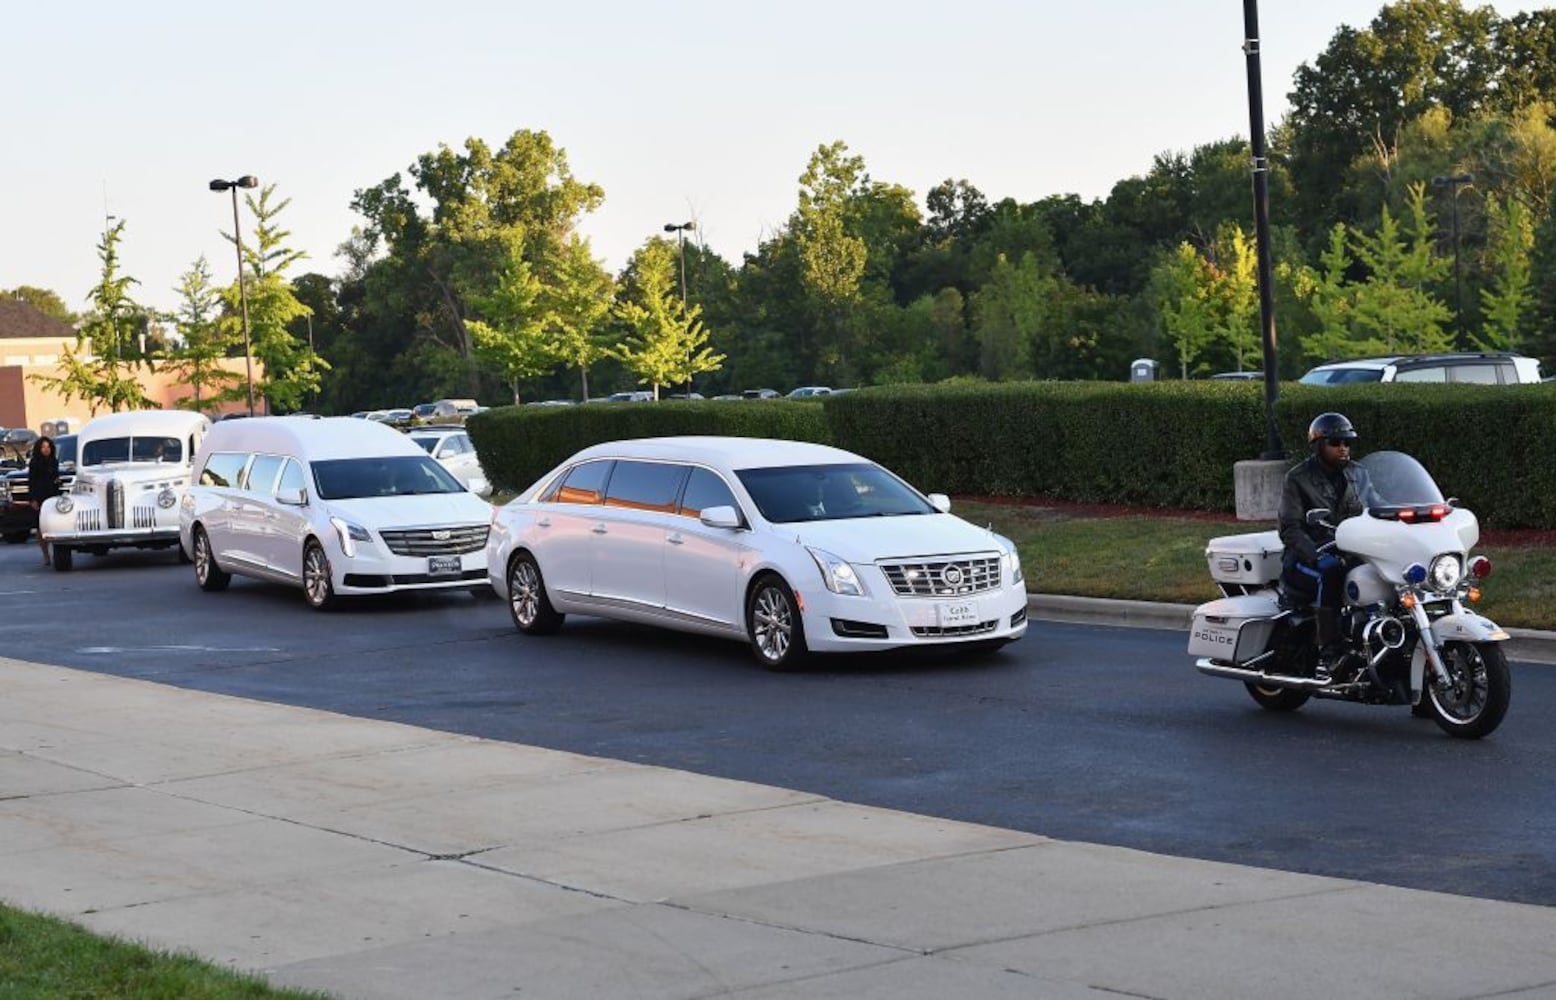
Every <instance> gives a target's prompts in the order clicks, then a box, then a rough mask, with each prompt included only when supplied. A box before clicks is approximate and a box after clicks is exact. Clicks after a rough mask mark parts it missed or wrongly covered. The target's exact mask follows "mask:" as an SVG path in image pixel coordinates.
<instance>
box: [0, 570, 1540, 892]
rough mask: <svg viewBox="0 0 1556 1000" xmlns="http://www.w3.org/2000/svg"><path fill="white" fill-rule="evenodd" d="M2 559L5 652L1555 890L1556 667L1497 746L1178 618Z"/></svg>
mask: <svg viewBox="0 0 1556 1000" xmlns="http://www.w3.org/2000/svg"><path fill="white" fill-rule="evenodd" d="M38 558H39V557H38V554H37V549H36V547H32V546H28V547H22V546H14V547H10V546H8V547H3V548H0V598H3V600H4V601H5V602H6V603H5V607H6V609H7V611H6V614H5V617H4V622H5V623H4V624H0V638H3V642H4V646H3V649H4V652H5V653H6V654H7V655H9V656H13V657H16V658H19V659H24V660H34V661H38V662H45V663H55V664H62V665H67V666H75V667H83V668H87V669H92V670H98V671H103V672H107V673H114V674H120V675H124V676H133V677H139V678H144V679H148V680H155V681H160V682H163V683H169V684H177V685H182V686H186V687H191V688H198V689H202V690H209V691H217V692H222V693H227V694H236V695H243V696H248V697H253V698H260V699H265V700H271V701H277V702H286V703H290V704H298V705H307V706H311V707H317V708H324V709H328V710H332V711H338V712H345V713H348V714H353V715H358V716H364V717H371V718H380V719H391V720H395V721H402V722H408V723H412V724H416V725H423V726H430V727H433V728H437V729H443V730H447V731H451V732H461V733H468V734H472V735H478V736H484V737H489V738H494V739H501V740H510V741H515V742H521V743H527V744H533V745H539V746H545V747H553V748H558V749H567V750H573V751H577V752H581V753H588V754H597V755H601V756H607V757H613V758H618V759H622V760H628V761H639V762H646V763H654V764H660V765H664V766H668V767H674V768H682V769H687V770H692V771H698V772H702V773H706V774H714V775H720V776H725V777H733V778H740V779H745V780H750V781H757V782H762V783H765V784H771V785H779V786H783V787H788V788H795V789H803V790H807V791H813V792H817V793H820V794H824V795H828V796H832V797H835V798H838V799H842V800H845V801H853V802H859V803H864V804H870V805H880V806H888V807H892V808H898V809H904V810H909V811H913V812H920V813H929V814H934V815H940V816H946V817H950V818H954V819H960V820H967V821H973V822H980V823H988V824H993V825H996V826H1001V827H1008V828H1013V829H1017V830H1024V831H1029V832H1033V833H1040V834H1046V835H1049V836H1054V837H1059V838H1064V839H1070V840H1081V841H1090V842H1096V843H1103V844H1115V845H1121V846H1128V847H1136V848H1140V849H1144V850H1148V851H1153V852H1159V853H1165V854H1174V855H1179V856H1185V857H1198V858H1208V859H1215V860H1225V861H1234V862H1238V863H1242V864H1249V865H1258V866H1263V867H1270V868H1281V869H1286V870H1291V871H1299V872H1310V873H1318V874H1326V875H1335V876H1342V877H1348V878H1358V879H1365V880H1369V881H1375V882H1382V883H1385V884H1393V885H1401V886H1410V887H1415V888H1423V889H1435V890H1440V891H1445V892H1451V893H1458V894H1463V895H1475V896H1484V897H1489V898H1497V899H1506V900H1518V901H1524V902H1533V903H1541V904H1545V905H1551V904H1556V836H1553V834H1556V782H1552V781H1551V780H1550V775H1551V773H1552V764H1553V760H1552V758H1553V755H1556V751H1553V749H1552V742H1551V740H1550V739H1549V733H1550V732H1552V731H1553V729H1556V668H1551V667H1533V666H1517V665H1515V668H1514V688H1515V695H1514V702H1513V708H1512V711H1511V712H1510V714H1509V717H1508V720H1507V722H1506V723H1505V724H1504V725H1503V727H1502V728H1501V729H1500V730H1499V731H1498V732H1497V733H1496V734H1495V735H1494V736H1493V737H1492V738H1490V739H1488V740H1485V741H1481V742H1479V743H1466V742H1462V741H1457V740H1451V739H1449V738H1447V737H1445V736H1443V735H1442V734H1441V733H1440V732H1439V731H1438V729H1437V728H1436V727H1435V726H1434V725H1432V724H1431V723H1430V722H1427V721H1424V720H1415V719H1412V718H1410V717H1409V715H1408V713H1407V712H1405V711H1404V710H1402V709H1369V708H1362V707H1359V706H1351V705H1333V704H1312V703H1310V704H1309V706H1308V707H1307V708H1305V709H1304V710H1303V711H1301V712H1299V713H1296V714H1294V715H1289V716H1280V715H1274V714H1269V713H1265V712H1262V711H1260V710H1259V709H1257V708H1256V707H1255V706H1254V705H1253V703H1252V702H1251V701H1250V700H1249V699H1248V698H1247V696H1246V695H1245V694H1244V693H1243V691H1242V689H1241V686H1240V685H1237V684H1235V683H1233V682H1229V681H1217V680H1212V679H1209V678H1203V677H1200V676H1199V675H1198V674H1196V673H1195V672H1194V671H1193V669H1192V667H1191V666H1190V663H1189V660H1188V657H1187V656H1185V655H1184V654H1183V637H1182V636H1181V634H1176V633H1172V632H1160V631H1150V630H1128V629H1114V628H1101V627H1087V626H1074V625H1057V624H1050V623H1042V622H1039V623H1035V625H1034V627H1033V629H1032V631H1031V632H1030V633H1029V636H1028V638H1027V640H1026V641H1024V642H1022V643H1018V644H1016V645H1015V646H1012V647H1010V648H1009V649H1007V650H1006V651H1004V652H1003V653H1001V654H999V655H996V656H993V657H988V658H985V659H981V660H973V661H959V660H957V659H956V658H954V657H945V656H939V657H936V656H911V657H910V656H881V657H868V658H833V659H830V660H824V661H822V662H821V663H820V664H818V665H817V667H816V668H815V669H813V670H811V671H808V672H806V673H803V674H799V675H772V674H768V673H765V672H763V671H761V670H760V669H757V668H756V667H755V665H754V664H753V662H752V661H751V660H750V659H749V656H748V654H747V653H746V652H745V651H744V650H743V649H742V648H741V647H739V646H738V645H736V644H733V643H728V642H724V641H718V640H710V639H701V638H696V637H686V636H679V635H674V634H671V633H662V632H657V631H653V630H647V629H641V628H637V627H634V626H626V625H619V624H615V623H609V622H602V621H597V620H570V621H569V622H568V624H567V626H566V627H565V628H564V629H563V631H562V633H561V634H560V635H558V636H556V637H553V638H550V639H545V640H536V639H526V638H524V637H521V636H519V635H517V634H516V633H514V632H513V630H512V628H511V626H510V625H509V623H508V619H507V612H506V609H505V608H504V607H503V605H502V604H500V603H499V602H496V601H492V600H477V599H475V598H473V597H471V596H469V595H467V594H463V593H459V594H449V595H442V596H411V597H403V598H391V599H386V600H376V601H369V602H358V603H355V604H352V605H350V606H349V607H348V608H347V609H346V610H344V611H342V612H340V613H336V614H323V615H321V614H317V613H314V612H311V611H309V610H308V609H307V608H306V607H305V606H304V605H303V603H302V599H301V596H300V594H298V593H295V592H293V591H289V590H286V589H283V588H279V587H272V586H269V585H263V584H256V583H251V582H245V581H241V580H238V581H235V582H234V583H233V586H232V588H231V590H229V591H228V592H226V593H224V594H204V593H201V592H200V591H199V590H197V589H196V587H195V585H194V583H193V579H192V574H191V571H190V570H189V568H188V567H182V566H176V565H174V564H173V561H172V559H171V557H169V556H167V555H165V554H161V555H151V554H146V555H138V554H130V555H115V556H110V557H108V558H106V559H92V558H85V559H83V560H82V561H81V563H80V565H79V568H78V570H77V571H76V572H74V573H70V574H59V573H55V572H53V571H44V570H42V569H41V568H35V566H34V563H35V562H36V561H37V560H38Z"/></svg>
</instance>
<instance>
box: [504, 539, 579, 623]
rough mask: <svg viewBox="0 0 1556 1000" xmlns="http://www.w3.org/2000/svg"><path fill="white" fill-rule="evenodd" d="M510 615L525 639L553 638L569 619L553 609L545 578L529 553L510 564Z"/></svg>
mask: <svg viewBox="0 0 1556 1000" xmlns="http://www.w3.org/2000/svg"><path fill="white" fill-rule="evenodd" d="M508 614H510V615H512V616H513V627H514V628H516V629H518V630H519V631H520V632H523V633H524V634H525V635H551V634H553V633H554V632H556V630H557V629H559V628H561V627H562V622H563V621H564V620H565V619H566V618H567V616H566V615H564V614H562V613H561V612H559V611H557V609H556V608H554V607H552V606H551V598H550V597H548V596H547V595H546V578H545V577H544V576H542V575H541V572H540V564H539V563H537V562H536V561H535V557H534V556H532V555H530V554H529V553H528V552H520V553H517V554H516V555H515V556H514V557H513V558H512V559H510V560H508Z"/></svg>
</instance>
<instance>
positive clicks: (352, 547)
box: [330, 517, 373, 559]
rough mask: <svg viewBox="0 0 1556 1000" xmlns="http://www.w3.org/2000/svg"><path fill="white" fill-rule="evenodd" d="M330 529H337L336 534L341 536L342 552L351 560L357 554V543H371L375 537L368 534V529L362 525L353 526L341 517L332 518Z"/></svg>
mask: <svg viewBox="0 0 1556 1000" xmlns="http://www.w3.org/2000/svg"><path fill="white" fill-rule="evenodd" d="M330 527H332V528H334V529H335V534H337V535H339V536H340V551H341V552H343V553H345V555H346V558H347V559H350V558H352V557H353V556H355V555H356V554H357V542H370V541H372V540H373V536H372V535H369V534H368V533H367V529H366V528H364V527H362V526H361V525H360V524H352V523H351V522H350V521H347V520H345V519H344V518H340V517H332V518H330Z"/></svg>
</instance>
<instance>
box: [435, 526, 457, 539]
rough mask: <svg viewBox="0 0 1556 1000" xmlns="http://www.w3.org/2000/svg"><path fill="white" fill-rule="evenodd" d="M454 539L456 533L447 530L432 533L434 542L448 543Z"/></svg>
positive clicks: (442, 529)
mask: <svg viewBox="0 0 1556 1000" xmlns="http://www.w3.org/2000/svg"><path fill="white" fill-rule="evenodd" d="M453 537H454V533H453V532H452V531H449V530H447V529H445V528H439V529H438V530H437V531H434V532H433V533H432V540H433V541H434V542H446V541H448V540H449V539H450V538H453Z"/></svg>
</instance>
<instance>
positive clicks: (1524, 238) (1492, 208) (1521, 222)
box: [1470, 198, 1534, 351]
mask: <svg viewBox="0 0 1556 1000" xmlns="http://www.w3.org/2000/svg"><path fill="white" fill-rule="evenodd" d="M1486 216H1487V221H1488V224H1489V229H1490V242H1489V244H1488V246H1487V247H1486V262H1487V267H1486V270H1488V271H1489V272H1490V273H1491V275H1492V278H1491V287H1489V288H1484V287H1483V288H1481V290H1480V301H1481V315H1482V316H1483V317H1484V320H1483V322H1482V325H1481V333H1480V335H1479V336H1473V335H1472V336H1471V338H1470V339H1471V340H1472V341H1474V344H1475V346H1476V347H1478V348H1479V349H1481V350H1483V351H1516V350H1518V349H1519V347H1520V340H1521V336H1520V328H1521V327H1522V325H1523V322H1524V315H1525V313H1526V312H1527V310H1528V307H1529V305H1530V303H1531V302H1532V300H1533V297H1534V296H1533V291H1532V285H1533V281H1532V277H1531V272H1530V254H1531V251H1532V250H1533V248H1534V227H1533V226H1532V225H1531V224H1530V222H1529V213H1528V212H1527V210H1525V208H1524V207H1523V205H1522V204H1521V203H1519V202H1518V201H1516V200H1514V199H1512V198H1509V199H1507V200H1506V201H1504V202H1496V201H1490V202H1487V204H1486Z"/></svg>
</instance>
